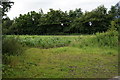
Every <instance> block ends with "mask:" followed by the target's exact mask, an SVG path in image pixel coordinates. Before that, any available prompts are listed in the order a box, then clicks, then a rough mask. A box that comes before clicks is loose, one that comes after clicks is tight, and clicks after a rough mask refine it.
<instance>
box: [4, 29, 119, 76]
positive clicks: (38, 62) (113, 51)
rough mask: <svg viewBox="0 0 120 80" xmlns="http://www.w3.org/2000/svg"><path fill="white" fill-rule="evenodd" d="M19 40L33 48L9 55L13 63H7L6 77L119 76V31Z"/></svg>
mask: <svg viewBox="0 0 120 80" xmlns="http://www.w3.org/2000/svg"><path fill="white" fill-rule="evenodd" d="M8 37H12V36H8ZM14 37H15V36H14ZM19 41H20V42H21V44H24V45H26V46H29V47H28V49H27V50H26V51H25V52H24V54H22V55H19V56H9V58H8V59H10V61H9V65H3V66H4V67H3V77H4V78H112V77H114V76H117V75H118V32H116V31H114V32H105V33H96V34H95V35H80V36H28V35H27V36H25V35H22V36H19Z"/></svg>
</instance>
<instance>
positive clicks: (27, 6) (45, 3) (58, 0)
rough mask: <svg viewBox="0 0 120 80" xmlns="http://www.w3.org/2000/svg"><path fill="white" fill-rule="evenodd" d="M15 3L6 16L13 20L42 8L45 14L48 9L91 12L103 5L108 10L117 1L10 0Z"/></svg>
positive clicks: (117, 0)
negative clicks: (79, 9) (76, 9)
mask: <svg viewBox="0 0 120 80" xmlns="http://www.w3.org/2000/svg"><path fill="white" fill-rule="evenodd" d="M11 1H13V2H15V4H14V5H13V6H12V8H11V10H10V11H9V12H8V16H9V17H10V18H11V19H13V18H15V17H18V16H19V14H26V13H27V12H29V11H37V12H38V11H39V9H40V8H42V10H43V12H44V13H46V12H47V11H49V9H50V8H53V9H61V10H62V11H68V10H75V8H81V9H82V11H83V12H84V11H91V10H93V9H95V8H96V7H98V6H100V5H104V6H105V7H106V8H108V10H109V9H110V7H111V5H115V4H116V3H117V2H119V0H11Z"/></svg>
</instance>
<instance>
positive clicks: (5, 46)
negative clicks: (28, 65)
mask: <svg viewBox="0 0 120 80" xmlns="http://www.w3.org/2000/svg"><path fill="white" fill-rule="evenodd" d="M22 52H23V47H22V44H20V43H19V38H15V37H3V42H2V53H3V55H20V54H21V53H22Z"/></svg>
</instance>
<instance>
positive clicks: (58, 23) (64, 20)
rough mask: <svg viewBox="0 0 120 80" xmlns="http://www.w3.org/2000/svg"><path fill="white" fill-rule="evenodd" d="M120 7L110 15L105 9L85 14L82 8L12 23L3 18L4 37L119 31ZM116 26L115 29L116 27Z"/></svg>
mask: <svg viewBox="0 0 120 80" xmlns="http://www.w3.org/2000/svg"><path fill="white" fill-rule="evenodd" d="M119 12H120V6H119V5H117V4H116V5H115V6H111V9H110V10H109V11H107V8H105V7H104V5H101V6H98V7H97V8H95V9H93V10H92V11H90V12H88V11H86V12H82V9H81V8H76V9H75V10H69V11H62V10H60V9H59V10H54V9H49V12H47V13H44V12H43V10H42V9H40V11H39V12H35V11H31V12H28V13H27V14H20V15H19V17H16V18H14V19H13V20H10V18H9V17H6V18H3V22H2V26H3V34H9V35H64V34H94V33H96V32H105V31H107V30H110V29H115V30H118V27H119V23H120V20H119V19H120V13H119ZM112 25H114V27H112Z"/></svg>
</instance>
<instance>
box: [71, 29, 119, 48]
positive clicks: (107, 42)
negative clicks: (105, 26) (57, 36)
mask: <svg viewBox="0 0 120 80" xmlns="http://www.w3.org/2000/svg"><path fill="white" fill-rule="evenodd" d="M72 46H75V47H80V48H82V47H108V48H117V47H118V32H117V31H108V32H103V33H96V34H95V35H94V36H91V37H86V38H81V37H79V38H78V40H77V41H75V42H73V43H72Z"/></svg>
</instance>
